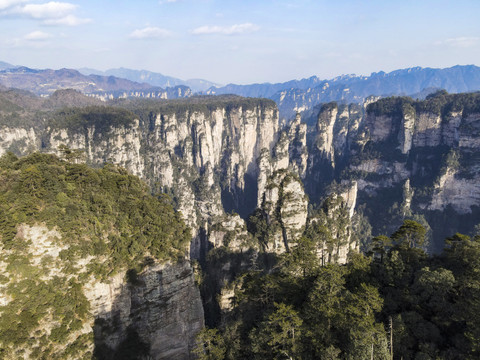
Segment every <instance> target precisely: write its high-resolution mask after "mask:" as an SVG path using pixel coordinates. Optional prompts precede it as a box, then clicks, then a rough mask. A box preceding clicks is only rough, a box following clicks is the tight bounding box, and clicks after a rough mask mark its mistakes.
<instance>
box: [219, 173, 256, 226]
mask: <svg viewBox="0 0 480 360" xmlns="http://www.w3.org/2000/svg"><path fill="white" fill-rule="evenodd" d="M243 181H244V184H245V186H244V188H243V189H242V188H240V187H238V186H235V187H233V188H230V189H229V188H225V189H222V194H221V198H222V205H223V209H224V210H225V212H226V213H231V212H236V213H237V214H238V215H240V216H241V217H242V218H243V219H246V218H247V217H248V216H249V215H250V214H251V213H252V212H253V211H254V210H255V208H256V206H257V193H258V185H257V180H256V179H255V178H254V177H253V176H252V175H249V174H245V175H244V177H243Z"/></svg>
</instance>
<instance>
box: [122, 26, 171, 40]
mask: <svg viewBox="0 0 480 360" xmlns="http://www.w3.org/2000/svg"><path fill="white" fill-rule="evenodd" d="M171 35H172V33H171V32H170V31H168V30H166V29H162V28H158V27H152V26H148V27H146V28H144V29H137V30H135V31H134V32H132V33H131V34H130V36H129V37H130V39H164V38H167V37H170V36H171Z"/></svg>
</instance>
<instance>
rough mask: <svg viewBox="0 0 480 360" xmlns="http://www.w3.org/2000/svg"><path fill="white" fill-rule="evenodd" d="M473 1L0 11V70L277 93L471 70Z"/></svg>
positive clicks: (475, 51) (30, 0) (191, 0)
mask: <svg viewBox="0 0 480 360" xmlns="http://www.w3.org/2000/svg"><path fill="white" fill-rule="evenodd" d="M479 16H480V1H478V0H456V1H446V0H435V1H433V0H416V1H410V0H401V1H400V0H399V1H396V0H382V1H380V0H363V1H348V0H336V1H335V0H296V1H294V0H264V1H262V0H256V1H253V0H238V1H233V0H152V1H150V0H137V1H125V0H115V1H113V0H104V1H101V0H96V1H94V0H68V1H61V0H58V1H45V0H0V60H2V61H6V62H9V63H12V64H16V65H26V66H29V67H35V68H53V69H57V68H62V67H68V68H80V67H90V68H96V69H100V70H106V69H109V68H116V67H127V68H133V69H146V70H151V71H155V72H160V73H162V74H165V75H170V76H175V77H178V78H182V79H188V78H204V79H208V80H211V81H214V82H218V83H222V84H226V83H230V82H233V83H239V84H246V83H254V82H279V81H286V80H290V79H299V78H304V77H309V76H312V75H317V76H319V77H320V78H331V77H334V76H337V75H341V74H352V73H355V74H357V75H360V74H363V75H369V74H370V73H371V72H374V71H380V70H383V71H391V70H395V69H399V68H406V67H413V66H423V67H449V66H453V65H456V64H462V65H464V64H476V65H480V61H479V59H480V21H479Z"/></svg>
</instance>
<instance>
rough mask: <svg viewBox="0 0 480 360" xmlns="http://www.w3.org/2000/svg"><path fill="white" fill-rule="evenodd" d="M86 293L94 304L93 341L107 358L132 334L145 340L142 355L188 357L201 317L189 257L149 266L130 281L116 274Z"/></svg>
mask: <svg viewBox="0 0 480 360" xmlns="http://www.w3.org/2000/svg"><path fill="white" fill-rule="evenodd" d="M87 297H88V298H89V299H91V302H92V303H93V304H94V306H93V308H92V312H93V313H94V314H95V317H96V325H95V336H96V346H97V347H98V348H99V349H101V351H102V352H103V353H102V354H103V355H104V356H106V358H112V359H114V358H115V355H114V354H115V351H116V350H117V349H119V348H121V344H122V343H124V342H126V341H132V337H133V336H138V339H137V341H140V342H141V343H143V344H145V345H146V348H145V355H148V356H150V358H152V359H179V360H183V359H190V358H192V355H191V353H192V349H193V348H194V346H195V335H196V334H197V333H198V332H199V331H200V330H201V329H202V328H203V326H204V325H203V324H204V320H203V307H202V302H201V299H200V292H199V290H198V288H197V287H196V285H195V283H194V280H193V272H192V268H191V267H190V265H189V263H187V262H184V263H179V264H173V265H170V264H164V265H154V266H149V267H147V268H146V269H145V270H144V271H143V272H142V273H141V274H140V275H139V277H138V279H136V281H135V284H133V285H127V284H125V283H124V282H119V281H118V279H117V281H115V279H113V281H112V282H111V283H110V284H108V285H106V284H103V283H96V284H94V285H93V286H92V287H91V289H89V292H88V295H87ZM106 348H108V349H110V350H108V349H106ZM109 355H110V356H109ZM112 355H113V356H112Z"/></svg>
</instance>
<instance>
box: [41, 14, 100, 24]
mask: <svg viewBox="0 0 480 360" xmlns="http://www.w3.org/2000/svg"><path fill="white" fill-rule="evenodd" d="M91 22H92V19H81V18H78V17H76V16H75V15H67V16H65V17H62V18H58V19H46V20H44V21H43V23H44V24H46V25H67V26H78V25H82V24H88V23H91Z"/></svg>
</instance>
